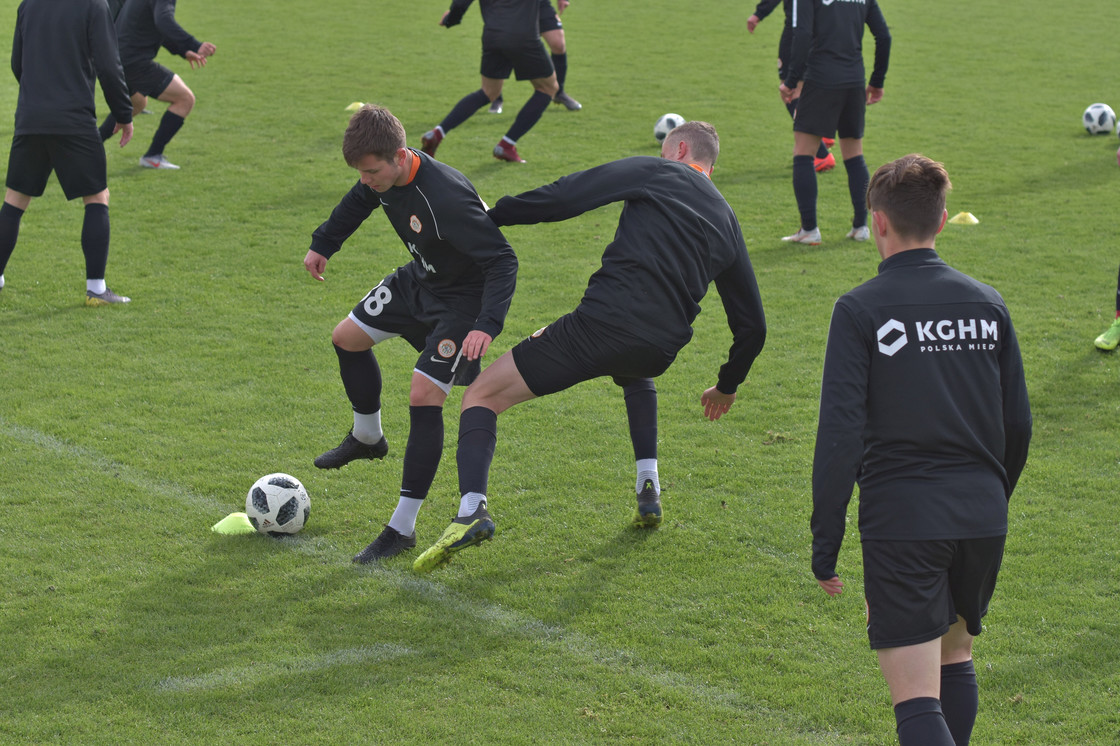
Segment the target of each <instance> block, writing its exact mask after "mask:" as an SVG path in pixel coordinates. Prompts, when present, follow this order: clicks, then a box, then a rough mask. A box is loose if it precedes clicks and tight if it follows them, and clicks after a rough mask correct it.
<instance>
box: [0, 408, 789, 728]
mask: <svg viewBox="0 0 1120 746" xmlns="http://www.w3.org/2000/svg"><path fill="white" fill-rule="evenodd" d="M0 433H2V434H4V435H7V436H10V437H12V438H14V439H17V440H19V441H21V442H23V443H33V444H35V445H37V446H39V447H40V448H42V449H43V450H45V451H48V452H50V453H53V454H55V455H59V456H65V457H67V458H74V459H81V460H83V461H85V462H87V463H88V464H89V465H90V466H91V467H93V468H96V469H98V470H99V471H102V472H107V473H109V474H111V475H113V477H114V478H116V479H119V480H121V481H123V482H125V483H127V484H131V485H133V486H135V487H139V488H140V489H142V490H144V491H145V492H148V493H151V494H155V495H158V496H159V497H161V498H165V499H170V500H178V501H180V502H183V503H186V504H187V505H188V506H191V507H197V508H204V509H215V510H221V509H222V507H223V504H222V503H221V502H220V501H218V500H216V499H214V498H210V497H205V496H202V495H196V494H193V493H191V492H189V491H188V490H184V489H182V488H180V487H177V486H176V485H173V484H170V483H168V482H164V481H159V480H155V479H151V478H149V477H148V476H147V475H146V474H144V473H143V472H141V471H139V470H137V469H135V468H133V467H130V466H126V465H124V464H122V463H120V462H118V461H114V460H113V459H111V458H108V457H106V456H104V455H103V454H101V453H98V452H97V451H95V450H93V449H91V448H88V447H84V446H78V445H75V444H73V443H69V442H66V441H64V440H61V439H59V438H56V437H55V436H53V435H48V434H46V433H42V432H39V431H37V430H34V429H32V428H28V427H24V426H22V425H16V424H13V423H10V422H8V421H7V420H6V419H4V418H3V417H0ZM277 544H278V545H280V546H282V547H284V548H285V549H289V550H292V551H296V552H299V553H301V554H306V555H310V556H321V557H327V558H337V557H340V556H342V557H343V559H347V560H348V557H349V555H348V554H346V553H344V552H342V551H341V550H339V548H338V547H336V546H334V545H333V544H332V543H331V542H330V541H328V540H327V539H325V538H324V537H321V536H315V537H312V536H303V535H296V536H291V537H285V538H284V539H283V540H282V541H279V542H277ZM371 574H373V575H376V576H377V577H378V579H380V580H383V581H385V582H386V583H389V584H392V585H396V586H397V587H398V588H399V589H401V590H406V591H408V592H410V593H414V594H416V595H417V596H420V597H422V598H424V599H425V600H428V601H436V602H438V603H440V604H442V605H444V606H446V607H447V608H448V609H450V610H451V611H453V612H455V613H457V614H465V615H468V616H470V617H473V618H475V619H477V620H478V621H480V622H485V623H486V624H487V626H488V627H490V628H494V627H497V628H500V629H502V630H504V631H506V632H507V633H510V634H514V635H518V636H520V637H524V638H526V639H531V640H533V641H534V642H536V643H538V644H541V645H546V646H550V647H556V648H559V649H561V650H564V651H566V652H568V653H570V654H572V655H574V656H576V657H579V658H582V659H584V660H587V661H590V662H592V663H595V664H597V665H610V666H615V667H619V668H624V669H625V670H628V671H629V672H631V673H633V674H636V675H638V676H640V677H642V678H644V679H646V680H648V681H650V682H651V683H653V684H656V685H658V686H662V687H665V688H669V689H678V690H684V691H687V692H688V693H690V694H691V695H692V697H693V698H694V699H697V700H699V701H703V702H706V703H708V704H712V705H718V706H721V707H737V708H742V707H743V706H744V705H746V704H747V703H746V702H744V700H743V697H742V695H741V694H740V693H739V692H737V691H733V690H727V689H721V688H719V687H715V686H711V685H709V684H705V683H703V682H701V681H697V680H696V679H695V677H693V676H691V675H689V674H685V673H681V672H678V671H672V670H666V669H663V668H661V667H658V666H655V665H651V664H648V663H643V662H642V661H641V660H640V657H639V656H638V655H637V654H636V653H634V652H632V651H629V650H625V649H609V648H605V647H603V646H601V645H599V644H598V643H597V642H596V641H595V640H594V639H591V638H589V637H587V636H586V635H583V634H580V633H578V632H574V631H572V630H568V629H565V628H563V627H557V626H555V625H551V624H546V623H544V622H542V621H541V620H539V619H534V618H533V617H529V616H525V615H523V614H519V613H517V612H515V611H510V610H508V609H503V608H502V607H500V606H498V605H495V604H489V603H485V602H478V601H474V600H472V599H469V598H466V597H464V596H463V595H462V594H460V593H456V592H455V591H451V590H449V589H448V588H447V587H446V586H443V585H441V584H440V583H438V582H436V581H433V580H428V579H426V578H423V577H420V576H416V575H413V574H410V573H407V572H405V571H394V570H388V569H381V568H376V569H374V570H373V571H372V572H371ZM413 652H414V651H412V650H411V649H409V648H404V647H401V646H395V645H383V646H382V645H379V646H368V647H361V648H348V649H343V650H339V651H335V652H333V653H327V654H323V655H318V656H304V657H298V658H293V659H292V660H291V661H290V662H288V663H285V664H253V665H249V666H242V667H234V668H229V669H223V670H220V671H215V672H213V673H210V674H203V675H201V676H193V677H174V676H173V677H167V678H164V679H161V680H160V681H159V682H157V683H156V686H155V688H156V689H158V690H163V691H186V690H197V689H215V688H220V687H225V686H239V685H243V684H246V683H251V682H254V681H259V680H260V679H263V678H266V677H273V676H281V675H285V674H301V673H305V672H309V671H317V670H321V669H324V668H329V667H331V666H336V665H347V664H350V663H359V662H363V661H366V660H389V659H391V658H397V657H401V656H404V655H408V654H411V653H413ZM752 709H754V710H755V711H759V712H766V711H768V709H769V708H762V707H759V706H758V705H757V704H755V705H754V706H753V707H752ZM775 714H776V713H775Z"/></svg>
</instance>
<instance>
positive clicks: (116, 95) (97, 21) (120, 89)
mask: <svg viewBox="0 0 1120 746" xmlns="http://www.w3.org/2000/svg"><path fill="white" fill-rule="evenodd" d="M94 7H96V6H94ZM89 39H90V57H91V58H92V60H93V69H94V72H95V73H96V75H97V81H98V83H99V84H100V86H101V94H102V95H103V96H104V97H105V103H106V104H108V105H109V111H110V112H111V113H112V115H113V118H114V119H116V120H117V124H118V125H120V127H119V128H118V129H125V125H131V123H132V99H131V98H130V97H129V95H128V85H127V84H126V83H125V80H124V70H123V69H122V68H121V59H120V54H119V52H118V50H117V31H116V29H115V28H113V19H112V17H110V15H109V9H108V7H106V8H105V9H104V12H101V13H95V14H94V17H93V18H91V19H90V34H89ZM126 134H127V135H128V137H129V138H131V136H132V135H131V132H126ZM126 142H127V140H125V139H124V138H123V137H122V142H121V145H124V144H125V143H126Z"/></svg>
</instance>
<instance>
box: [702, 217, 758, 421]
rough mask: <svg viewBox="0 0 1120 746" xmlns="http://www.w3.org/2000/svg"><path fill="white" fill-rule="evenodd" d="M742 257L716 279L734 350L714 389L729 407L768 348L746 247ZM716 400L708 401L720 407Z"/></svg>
mask: <svg viewBox="0 0 1120 746" xmlns="http://www.w3.org/2000/svg"><path fill="white" fill-rule="evenodd" d="M739 240H740V241H741V240H742V239H741V238H740V239H739ZM740 257H741V258H740V260H739V261H737V262H735V263H734V264H732V265H731V266H730V267H728V268H727V269H725V270H724V271H723V272H721V273H720V274H719V275H717V276H716V278H715V286H716V290H717V291H719V297H720V300H721V301H722V302H723V310H724V312H725V313H726V314H727V325H728V327H729V328H730V329H731V349H730V350H729V351H728V353H727V362H726V363H724V364H723V365H722V366H720V369H719V376H718V378H717V379H716V385H715V387H714V388H715V390H716V391H718V392H720V393H722V394H723V395H724V396H725V397H730V401H727V400H726V399H725V400H724V403H726V405H727V406H728V407H730V406H731V402H732V401H734V396H735V393H736V391H738V389H739V384H741V383H742V382H743V381H745V380H746V378H747V374H748V373H749V372H750V369H751V366H752V365H754V361H755V358H757V357H758V355H759V353H761V352H762V347H763V345H765V344H766V315H765V313H764V312H763V310H762V298H761V296H760V295H759V292H758V282H757V281H756V280H755V276H754V270H753V269H752V267H751V260H750V258H749V257H748V256H747V249H746V246H745V245H744V246H741V247H740ZM710 391H711V390H709V392H710ZM709 392H705V394H709ZM713 397H714V395H709V396H708V399H709V400H710V401H715V402H716V403H718V401H717V400H715V399H714V398H713ZM704 403H705V415H706V416H707V417H708V419H715V418H713V417H711V413H710V412H709V411H708V406H707V405H708V401H705V402H704ZM725 411H726V410H725ZM720 414H722V413H720Z"/></svg>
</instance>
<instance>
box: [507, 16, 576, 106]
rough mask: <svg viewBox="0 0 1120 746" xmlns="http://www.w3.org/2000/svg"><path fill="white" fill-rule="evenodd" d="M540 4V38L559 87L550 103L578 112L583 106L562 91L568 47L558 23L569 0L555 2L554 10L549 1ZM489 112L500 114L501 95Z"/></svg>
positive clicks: (561, 27) (562, 26) (566, 70)
mask: <svg viewBox="0 0 1120 746" xmlns="http://www.w3.org/2000/svg"><path fill="white" fill-rule="evenodd" d="M540 2H541V22H540V32H541V38H542V39H544V41H545V44H548V49H549V51H550V52H551V53H552V67H553V69H554V70H556V84H557V85H558V86H559V87H560V90H558V91H557V92H556V95H555V96H553V97H552V103H554V104H563V105H564V108H566V109H567V110H568V111H579V110H580V109H582V108H583V104H581V103H580V102H579V101H576V100H575V99H574V98H572V97H571V96H570V95H568V94H567V93H566V92H565V91H564V80H565V79H566V78H567V77H568V45H567V42H566V40H565V39H564V24H562V23H561V22H560V14H561V13H563V12H564V9H565V8H567V7H568V6H569V5H571V2H569V0H557V2H556V8H553V7H552V3H550V2H549V0H540ZM489 112H490V113H491V114H501V113H502V96H501V94H498V97H497V98H496V99H494V100H493V101H492V102H491V103H490V109H489Z"/></svg>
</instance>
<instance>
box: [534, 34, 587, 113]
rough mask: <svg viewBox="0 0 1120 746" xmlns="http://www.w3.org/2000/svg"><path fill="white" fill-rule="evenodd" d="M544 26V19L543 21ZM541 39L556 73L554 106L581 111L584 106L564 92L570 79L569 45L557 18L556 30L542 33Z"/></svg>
mask: <svg viewBox="0 0 1120 746" xmlns="http://www.w3.org/2000/svg"><path fill="white" fill-rule="evenodd" d="M541 23H542V25H543V24H544V19H543V18H542V19H541ZM541 38H542V39H544V42H545V44H547V45H548V50H549V56H550V57H551V59H552V68H553V69H554V70H555V71H556V86H557V90H556V95H555V96H553V97H552V102H553V103H554V104H562V105H563V106H564V108H566V109H567V110H568V111H579V110H580V109H582V108H583V105H582V104H581V103H580V102H579V101H576V100H575V99H574V98H572V97H571V96H570V95H569V94H568V92H567V91H565V90H564V81H565V80H567V78H568V45H567V42H566V40H565V39H564V29H563V27H562V26H561V25H560V20H559V19H558V18H557V19H556V23H555V28H549V29H548V30H547V31H546V30H543V29H542V31H541Z"/></svg>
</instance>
